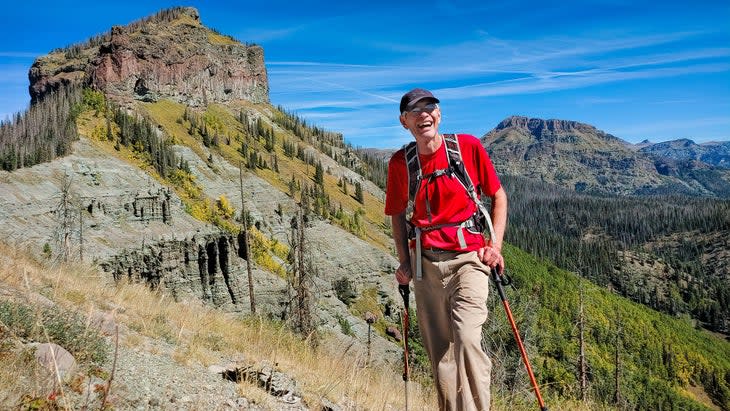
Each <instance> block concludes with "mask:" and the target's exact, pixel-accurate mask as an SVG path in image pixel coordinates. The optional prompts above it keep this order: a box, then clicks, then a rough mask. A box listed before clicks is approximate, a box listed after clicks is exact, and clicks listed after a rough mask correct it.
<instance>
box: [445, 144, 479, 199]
mask: <svg viewBox="0 0 730 411" xmlns="http://www.w3.org/2000/svg"><path fill="white" fill-rule="evenodd" d="M444 146H445V147H446V156H447V157H448V158H449V166H450V167H451V169H452V171H453V172H454V174H455V175H456V178H457V179H458V180H459V182H460V183H461V185H463V186H464V189H465V190H466V192H467V193H469V197H471V193H472V192H474V183H472V181H471V177H470V176H469V173H468V172H467V171H466V167H465V166H464V161H463V160H462V158H461V148H459V139H458V137H457V136H456V134H444Z"/></svg>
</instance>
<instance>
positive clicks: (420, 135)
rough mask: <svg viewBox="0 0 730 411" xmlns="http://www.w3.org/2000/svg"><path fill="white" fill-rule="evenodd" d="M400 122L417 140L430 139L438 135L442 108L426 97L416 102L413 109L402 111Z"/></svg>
mask: <svg viewBox="0 0 730 411" xmlns="http://www.w3.org/2000/svg"><path fill="white" fill-rule="evenodd" d="M400 122H401V124H402V125H403V127H405V128H406V129H408V131H410V132H411V134H413V137H415V139H416V141H428V140H431V139H433V138H435V137H436V136H438V128H439V123H440V122H441V109H439V107H438V104H436V103H435V102H434V101H433V100H431V99H428V98H425V99H423V100H421V101H419V102H418V103H416V105H415V106H414V107H413V109H412V111H409V112H406V113H402V114H401V116H400Z"/></svg>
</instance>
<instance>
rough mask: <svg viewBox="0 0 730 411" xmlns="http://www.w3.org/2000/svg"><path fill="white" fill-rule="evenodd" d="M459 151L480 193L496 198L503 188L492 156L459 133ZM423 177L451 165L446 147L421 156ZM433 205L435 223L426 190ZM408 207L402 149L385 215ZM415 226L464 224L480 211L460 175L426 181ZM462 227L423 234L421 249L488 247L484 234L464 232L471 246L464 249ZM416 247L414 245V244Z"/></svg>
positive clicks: (393, 166) (391, 171)
mask: <svg viewBox="0 0 730 411" xmlns="http://www.w3.org/2000/svg"><path fill="white" fill-rule="evenodd" d="M458 141H459V149H460V150H461V156H462V160H463V162H464V165H465V167H466V170H467V172H468V173H469V176H470V177H471V181H472V183H473V184H474V187H475V189H476V190H477V194H479V193H484V194H485V195H487V196H490V197H491V196H493V195H494V194H495V193H496V192H497V190H499V188H500V187H501V184H500V182H499V178H498V177H497V173H496V172H495V171H494V166H493V165H492V162H491V160H490V159H489V155H488V154H487V152H486V151H485V150H484V147H483V146H482V144H481V142H480V141H479V140H478V139H477V138H476V137H474V136H471V135H468V134H459V135H458ZM418 156H419V157H418V158H419V160H420V162H421V172H422V173H423V175H424V176H425V175H427V174H430V173H433V172H434V171H436V170H440V169H445V168H448V166H449V159H448V157H447V154H446V144H445V143H443V142H442V144H441V147H439V149H438V150H436V152H435V153H433V154H429V155H423V154H419V155H418ZM427 190H428V200H429V204H430V206H431V207H430V213H431V221H430V222H429V219H428V215H427V212H426V197H427V196H426V194H427V193H426V191H427ZM407 206H408V169H407V167H406V159H405V151H404V150H403V149H400V150H398V151H397V152H396V153H395V154H393V157H391V159H390V162H389V163H388V185H387V188H386V193H385V214H386V215H391V216H392V215H396V214H399V213H401V212H403V211H404V210H405V209H406V207H407ZM413 208H414V210H413V218H412V220H411V221H412V223H413V224H415V225H416V226H417V227H429V226H435V225H441V224H450V223H461V222H463V221H465V220H467V219H468V218H469V217H471V216H472V215H473V214H474V212H475V211H476V205H475V204H474V202H473V201H472V200H471V199H470V198H469V195H468V194H467V192H466V190H465V189H464V187H463V186H462V185H461V183H460V182H459V180H458V178H457V177H456V176H451V177H449V176H446V175H443V176H440V177H435V178H433V179H431V181H430V182H429V181H428V180H427V179H424V180H423V181H422V182H421V186H420V187H419V189H418V191H417V192H416V198H415V199H414V206H413ZM457 230H458V227H455V226H451V227H442V228H439V229H436V230H430V231H423V232H422V234H421V246H422V247H426V248H440V249H444V250H458V251H474V250H476V249H478V248H481V247H484V237H483V236H482V234H481V233H480V232H472V231H470V230H467V229H464V237H465V239H466V244H467V247H466V249H462V248H461V246H460V245H459V240H458V237H457ZM411 247H413V244H411Z"/></svg>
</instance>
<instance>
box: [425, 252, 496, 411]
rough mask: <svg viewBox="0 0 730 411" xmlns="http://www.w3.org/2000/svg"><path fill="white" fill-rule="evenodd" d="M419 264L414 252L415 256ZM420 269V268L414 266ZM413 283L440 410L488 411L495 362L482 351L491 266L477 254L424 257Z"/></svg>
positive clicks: (445, 254)
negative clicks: (493, 363)
mask: <svg viewBox="0 0 730 411" xmlns="http://www.w3.org/2000/svg"><path fill="white" fill-rule="evenodd" d="M411 257H412V259H411V261H414V260H413V258H415V253H411ZM413 265H414V266H415V264H413ZM422 272H423V278H422V279H421V280H414V284H415V294H416V309H417V314H418V326H419V327H420V329H421V336H422V338H423V343H424V345H425V348H426V351H427V352H428V356H429V358H430V360H431V369H432V371H433V376H434V383H435V385H436V388H437V392H438V399H439V409H440V410H442V411H444V410H449V411H457V410H458V411H487V410H489V401H490V392H489V385H490V377H491V370H492V362H491V361H490V360H489V357H488V356H487V354H486V353H485V352H484V350H482V346H481V340H482V325H483V324H484V323H485V322H486V320H487V304H486V303H487V295H488V293H489V273H490V271H489V267H487V266H486V265H484V264H483V263H482V262H481V261H479V259H478V257H477V254H476V252H470V253H458V252H449V251H429V250H423V252H422Z"/></svg>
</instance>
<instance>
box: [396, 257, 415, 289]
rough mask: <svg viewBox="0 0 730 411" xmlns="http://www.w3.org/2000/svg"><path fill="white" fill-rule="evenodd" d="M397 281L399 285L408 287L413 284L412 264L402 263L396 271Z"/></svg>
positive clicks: (408, 262)
mask: <svg viewBox="0 0 730 411" xmlns="http://www.w3.org/2000/svg"><path fill="white" fill-rule="evenodd" d="M395 280H396V281H398V284H402V285H406V284H408V283H410V282H411V263H410V261H407V262H405V263H400V265H399V266H398V269H396V270H395Z"/></svg>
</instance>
